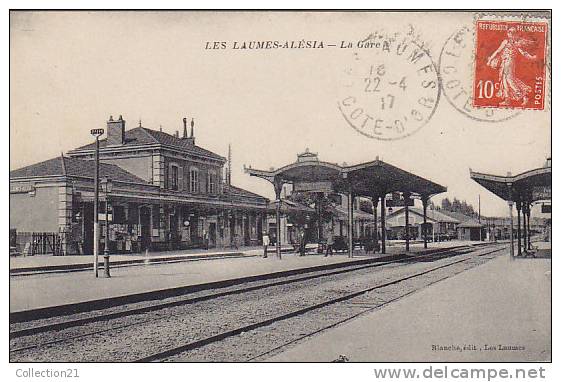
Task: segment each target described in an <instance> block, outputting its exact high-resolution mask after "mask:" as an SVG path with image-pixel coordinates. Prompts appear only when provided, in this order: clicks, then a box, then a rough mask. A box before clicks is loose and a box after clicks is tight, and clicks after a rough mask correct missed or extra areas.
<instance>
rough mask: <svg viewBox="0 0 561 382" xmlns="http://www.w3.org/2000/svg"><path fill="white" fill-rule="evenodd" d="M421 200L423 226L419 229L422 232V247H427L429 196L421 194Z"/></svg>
mask: <svg viewBox="0 0 561 382" xmlns="http://www.w3.org/2000/svg"><path fill="white" fill-rule="evenodd" d="M421 201H422V202H423V228H422V229H421V232H422V233H423V248H424V249H427V234H428V232H427V231H428V229H427V205H428V203H429V198H428V197H426V196H423V197H422V198H421Z"/></svg>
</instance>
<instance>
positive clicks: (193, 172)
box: [189, 167, 199, 193]
mask: <svg viewBox="0 0 561 382" xmlns="http://www.w3.org/2000/svg"><path fill="white" fill-rule="evenodd" d="M189 191H190V192H192V193H198V192H199V169H198V168H196V167H191V169H190V170H189Z"/></svg>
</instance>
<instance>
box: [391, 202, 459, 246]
mask: <svg viewBox="0 0 561 382" xmlns="http://www.w3.org/2000/svg"><path fill="white" fill-rule="evenodd" d="M427 223H428V224H429V226H428V227H429V228H428V231H427V236H428V237H429V238H431V239H432V240H433V241H439V240H440V239H444V238H446V239H449V238H452V237H455V235H456V229H457V227H458V225H459V224H460V221H459V220H457V219H455V218H453V217H451V216H448V215H446V214H444V213H442V212H441V211H436V210H431V209H427ZM386 224H387V227H388V238H390V239H403V238H404V237H405V208H404V207H399V208H398V209H395V208H392V212H391V213H389V214H388V216H387V220H386ZM422 224H423V209H422V208H418V207H409V237H410V238H412V239H421V238H422V236H421V235H422Z"/></svg>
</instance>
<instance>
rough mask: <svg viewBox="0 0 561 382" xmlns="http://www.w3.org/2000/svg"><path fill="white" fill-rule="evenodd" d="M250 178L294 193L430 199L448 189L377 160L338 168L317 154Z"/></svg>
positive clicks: (306, 154)
mask: <svg viewBox="0 0 561 382" xmlns="http://www.w3.org/2000/svg"><path fill="white" fill-rule="evenodd" d="M245 171H246V173H248V174H249V175H251V176H256V177H260V178H263V179H267V180H268V181H270V182H271V183H273V184H281V185H282V184H285V183H290V184H293V185H294V190H295V191H311V192H326V193H329V192H333V193H349V192H351V193H352V194H354V195H356V196H367V197H381V196H384V195H386V194H388V193H390V192H394V191H400V192H407V193H410V194H411V195H413V196H415V195H416V196H419V197H421V198H429V197H430V196H432V195H435V194H439V193H442V192H446V187H444V186H441V185H439V184H437V183H434V182H432V181H430V180H428V179H424V178H422V177H420V176H418V175H415V174H412V173H410V172H407V171H405V170H402V169H400V168H398V167H395V166H392V165H390V164H388V163H385V162H383V161H381V160H379V159H378V158H376V160H374V161H371V162H366V163H361V164H358V165H351V166H348V165H338V164H335V163H329V162H322V161H319V159H318V156H317V154H314V153H310V152H309V151H308V150H306V152H304V153H302V154H299V155H298V159H297V161H296V162H295V163H291V164H289V165H286V166H284V167H281V168H278V169H270V170H268V171H267V170H257V169H253V168H251V167H249V168H245Z"/></svg>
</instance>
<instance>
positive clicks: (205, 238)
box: [203, 230, 208, 251]
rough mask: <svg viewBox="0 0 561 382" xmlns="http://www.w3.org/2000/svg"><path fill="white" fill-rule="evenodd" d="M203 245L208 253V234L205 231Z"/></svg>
mask: <svg viewBox="0 0 561 382" xmlns="http://www.w3.org/2000/svg"><path fill="white" fill-rule="evenodd" d="M203 245H204V247H205V249H206V250H207V251H208V232H207V231H206V230H204V231H203Z"/></svg>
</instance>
